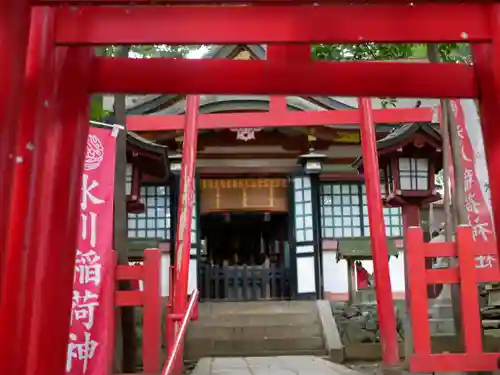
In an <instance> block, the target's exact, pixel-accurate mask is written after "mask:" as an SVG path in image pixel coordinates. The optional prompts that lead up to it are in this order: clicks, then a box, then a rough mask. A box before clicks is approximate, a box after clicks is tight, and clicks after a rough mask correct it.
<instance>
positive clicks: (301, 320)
mask: <svg viewBox="0 0 500 375" xmlns="http://www.w3.org/2000/svg"><path fill="white" fill-rule="evenodd" d="M317 322H319V317H318V312H317V311H315V312H314V313H308V314H304V313H289V314H254V313H247V314H234V315H208V314H207V315H205V314H203V315H202V314H200V318H199V320H198V321H196V322H193V323H192V324H193V325H196V326H198V325H200V326H220V327H241V326H250V327H258V326H276V325H290V324H297V325H307V324H314V323H317Z"/></svg>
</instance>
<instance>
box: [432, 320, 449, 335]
mask: <svg viewBox="0 0 500 375" xmlns="http://www.w3.org/2000/svg"><path fill="white" fill-rule="evenodd" d="M429 329H430V331H431V334H432V335H436V334H442V333H453V332H455V325H454V323H453V319H449V318H431V319H429Z"/></svg>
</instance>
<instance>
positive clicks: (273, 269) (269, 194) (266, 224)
mask: <svg viewBox="0 0 500 375" xmlns="http://www.w3.org/2000/svg"><path fill="white" fill-rule="evenodd" d="M199 199H200V229H201V241H200V246H199V256H198V287H199V290H200V298H201V299H202V300H212V301H250V300H267V299H288V298H290V295H291V290H290V287H291V286H290V244H289V214H288V182H287V179H286V178H219V179H216V178H206V179H204V178H201V181H200V195H199Z"/></svg>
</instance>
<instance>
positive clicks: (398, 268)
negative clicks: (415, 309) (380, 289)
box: [299, 251, 405, 293]
mask: <svg viewBox="0 0 500 375" xmlns="http://www.w3.org/2000/svg"><path fill="white" fill-rule="evenodd" d="M336 257H337V253H336V252H335V251H325V252H324V253H323V278H324V289H325V292H330V293H347V292H348V282H347V262H346V261H345V260H343V259H342V260H340V261H339V262H338V263H337V261H336ZM361 263H362V264H363V267H365V268H366V270H367V271H368V272H369V273H373V261H371V260H366V261H362V262H361ZM389 272H390V276H391V286H392V291H393V292H404V290H405V275H404V255H403V253H402V252H401V253H400V254H399V256H398V257H397V258H396V257H391V259H390V261H389ZM300 276H301V275H300V274H299V277H300ZM304 277H307V276H306V275H304Z"/></svg>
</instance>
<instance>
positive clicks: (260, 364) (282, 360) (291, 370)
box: [192, 356, 361, 375]
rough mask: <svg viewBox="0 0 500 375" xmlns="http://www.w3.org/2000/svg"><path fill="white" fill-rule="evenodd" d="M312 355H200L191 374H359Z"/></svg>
mask: <svg viewBox="0 0 500 375" xmlns="http://www.w3.org/2000/svg"><path fill="white" fill-rule="evenodd" d="M360 374H361V373H360V372H358V371H355V370H353V369H350V368H348V367H345V366H342V365H339V364H337V363H332V362H330V361H327V360H324V359H323V358H320V357H315V356H280V357H233V358H203V359H201V360H200V361H199V362H198V364H197V365H196V367H195V369H194V370H193V372H192V375H360Z"/></svg>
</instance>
